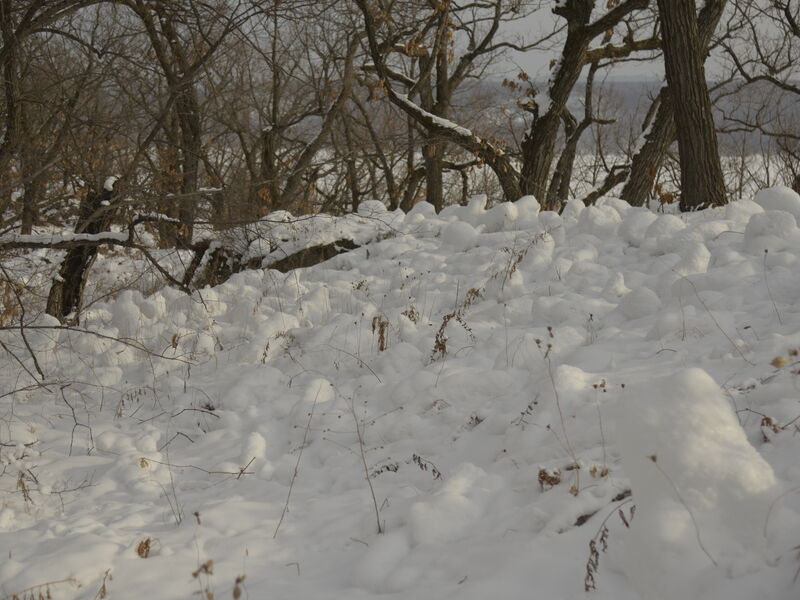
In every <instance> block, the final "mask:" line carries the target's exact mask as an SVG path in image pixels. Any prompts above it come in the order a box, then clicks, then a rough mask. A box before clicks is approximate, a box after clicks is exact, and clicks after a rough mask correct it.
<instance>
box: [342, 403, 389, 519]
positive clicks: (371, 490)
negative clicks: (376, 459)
mask: <svg viewBox="0 0 800 600" xmlns="http://www.w3.org/2000/svg"><path fill="white" fill-rule="evenodd" d="M350 413H351V414H352V415H353V421H355V424H356V435H357V436H358V448H359V451H360V455H361V463H362V464H363V465H364V479H366V480H367V485H368V486H369V493H370V495H371V496H372V504H373V506H374V507H375V521H376V522H377V524H378V533H383V525H381V514H380V509H379V508H378V500H377V498H376V497H375V488H373V487H372V479H370V476H369V467H368V466H367V452H366V449H365V447H364V434H363V432H362V430H361V425H359V422H358V416H357V415H356V407H355V403H354V402H353V400H352V399H351V400H350Z"/></svg>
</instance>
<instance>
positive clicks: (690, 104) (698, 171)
mask: <svg viewBox="0 0 800 600" xmlns="http://www.w3.org/2000/svg"><path fill="white" fill-rule="evenodd" d="M658 9H659V13H660V15H661V22H662V28H663V32H662V38H663V48H664V66H665V69H666V73H667V84H668V85H669V88H670V94H671V97H672V98H676V99H677V98H680V102H674V103H673V109H674V113H675V125H676V130H677V136H678V151H679V153H680V162H681V201H680V208H681V210H683V211H688V210H697V209H700V208H704V207H707V206H721V205H723V204H725V203H726V202H727V199H726V197H725V181H724V179H723V176H722V168H721V166H720V161H719V149H718V147H717V136H716V132H715V129H714V117H713V115H712V112H711V101H710V99H709V97H708V88H707V86H706V78H705V69H704V68H703V62H704V61H703V58H704V54H705V53H704V51H703V48H702V47H701V43H700V34H699V31H698V26H697V16H696V7H695V2H694V0H658Z"/></svg>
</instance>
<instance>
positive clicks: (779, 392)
mask: <svg viewBox="0 0 800 600" xmlns="http://www.w3.org/2000/svg"><path fill="white" fill-rule="evenodd" d="M792 194H793V193H791V192H790V191H787V190H786V189H785V188H773V189H769V190H763V191H761V192H759V193H758V195H757V196H756V198H755V200H753V201H741V202H736V203H734V204H731V205H729V206H727V207H724V208H717V209H709V210H705V211H700V212H697V213H690V214H684V215H664V214H655V213H652V212H649V211H648V210H646V209H642V208H633V207H630V206H628V205H626V204H625V203H623V202H621V201H619V200H615V199H613V198H606V199H602V200H601V201H599V202H598V203H597V205H596V206H592V207H584V206H583V205H582V203H580V202H577V203H570V204H568V205H567V207H566V208H565V210H564V212H563V214H561V215H558V214H555V213H552V212H547V211H541V208H540V206H539V203H538V202H537V201H536V199H535V198H533V197H530V196H527V197H525V198H521V199H520V200H518V201H517V202H514V203H503V204H497V205H495V206H492V207H490V208H488V209H487V201H486V198H485V197H483V196H476V197H474V198H472V199H471V200H470V202H469V203H468V205H467V206H458V207H449V208H448V209H446V210H444V211H442V213H441V214H438V215H437V214H436V213H435V211H434V210H433V207H432V206H430V205H429V204H427V203H425V202H421V203H419V204H417V205H416V206H415V207H414V208H413V210H411V211H410V212H409V213H408V214H404V213H402V212H401V211H393V212H392V211H388V210H387V209H386V208H385V207H384V206H383V205H382V204H380V203H378V202H366V203H363V204H362V205H361V206H360V207H359V210H358V212H357V213H356V214H353V215H347V216H343V217H332V216H329V215H319V216H315V217H297V218H296V217H293V216H292V215H290V214H289V213H275V214H272V215H268V216H267V217H266V218H265V219H264V220H262V221H260V222H259V223H257V224H254V225H253V226H251V227H248V228H246V229H245V228H243V229H241V230H237V231H235V232H231V233H230V234H229V236H228V238H226V240H225V243H226V244H230V245H231V246H233V247H235V248H237V249H238V250H240V251H242V252H243V253H244V255H245V256H246V257H248V256H249V257H260V258H262V259H263V263H264V264H265V265H267V267H265V268H262V269H257V270H249V271H244V272H241V273H238V274H236V275H234V276H232V277H231V278H230V279H229V280H228V281H226V282H225V283H223V284H221V285H219V286H216V287H214V288H205V289H203V290H200V291H199V292H195V293H194V294H192V295H191V296H189V295H186V294H184V293H182V292H180V291H177V290H175V289H170V288H163V289H160V290H158V291H153V290H154V283H153V282H154V280H153V279H151V278H147V277H144V276H141V272H142V269H143V265H142V263H141V262H139V261H140V259H138V258H136V257H135V255H134V253H132V252H131V253H129V252H128V251H127V250H123V251H122V252H117V253H109V254H105V253H104V254H101V255H100V256H99V257H98V259H97V262H96V263H95V265H94V267H93V269H92V272H91V277H90V282H89V289H91V290H96V297H98V298H99V299H98V300H97V301H96V302H93V303H91V304H90V305H89V306H88V307H87V309H86V310H85V311H84V312H83V313H82V315H81V319H80V327H79V328H74V329H73V330H67V329H63V328H59V327H58V323H57V321H55V320H54V319H52V318H50V317H47V316H39V317H35V318H32V317H33V315H35V312H34V311H31V312H30V314H29V315H28V317H27V318H28V321H29V322H28V327H27V329H26V330H25V339H23V337H22V334H21V332H20V330H19V328H18V327H16V326H14V321H13V319H14V318H15V317H14V316H13V310H9V311H7V312H6V313H3V314H4V316H3V319H9V320H6V321H4V326H3V327H2V328H0V341H2V343H3V345H4V346H5V348H7V349H8V351H11V352H13V353H14V355H15V356H16V358H15V357H14V356H12V355H11V354H10V353H8V352H7V351H6V350H2V352H0V361H2V368H0V556H2V557H3V560H2V561H0V597H5V596H12V595H13V594H14V593H17V592H20V591H21V590H25V589H26V588H30V587H31V586H37V585H39V584H42V583H45V582H48V581H50V582H60V583H54V584H51V589H50V592H51V595H52V597H54V598H75V599H82V600H84V599H85V600H88V599H91V598H95V597H98V596H97V594H98V590H99V589H100V588H101V585H102V582H103V579H104V577H105V576H106V574H109V575H110V578H109V579H107V581H106V584H107V588H108V590H107V591H108V594H109V597H111V598H139V597H152V598H159V599H164V600H171V599H179V598H187V597H191V596H192V595H194V594H201V593H202V594H206V592H213V594H214V596H215V597H218V598H224V597H230V595H231V594H232V592H233V588H234V582H235V581H236V579H237V577H239V576H242V575H245V576H246V579H244V581H243V583H242V584H241V587H243V588H246V591H247V595H248V596H249V597H251V598H315V599H339V598H345V597H346V598H353V599H354V600H362V599H370V598H377V597H381V598H397V599H401V598H404V599H405V598H409V599H410V598H431V599H439V598H443V599H444V598H458V599H459V600H464V599H465V600H472V599H475V600H484V599H485V598H487V597H491V598H496V599H497V600H501V599H517V598H523V597H529V596H531V595H532V594H533V595H535V596H537V597H539V596H541V597H542V598H565V599H577V598H587V597H592V598H597V599H598V600H612V599H613V600H635V599H636V598H641V599H644V600H667V599H669V600H673V599H678V598H680V599H687V600H688V599H691V600H752V599H754V598H764V599H766V600H796V599H797V598H798V597H800V582H798V581H797V577H796V572H797V569H798V566H800V563H798V557H797V550H796V546H797V545H798V544H800V493H799V492H798V489H800V466H798V461H797V457H798V456H799V455H800V427H799V426H800V394H798V387H799V386H800V379H798V377H800V375H798V371H800V369H799V368H798V367H800V362H798V360H799V359H798V354H799V353H800V275H798V266H799V265H798V261H799V260H800V229H798V227H797V220H798V217H800V214H798V208H800V200H798V198H797V196H796V195H792ZM44 238H47V239H67V238H65V237H63V236H61V237H58V236H56V237H55V238H54V237H53V236H43V239H44ZM341 239H351V240H354V241H355V242H356V243H357V244H359V245H361V247H360V248H357V249H356V250H353V251H350V252H347V253H343V254H340V255H338V256H336V257H334V258H332V259H331V260H329V261H327V262H324V263H322V264H319V265H316V266H314V267H311V268H308V269H300V270H296V271H292V272H289V273H286V274H283V273H279V272H277V271H275V270H270V269H269V268H268V265H269V263H270V262H273V261H275V260H279V259H280V258H283V257H284V256H286V255H288V254H291V253H293V252H295V251H297V250H298V249H302V248H307V247H310V246H314V245H319V244H325V243H331V242H335V241H337V240H341ZM216 243H218V242H216ZM765 251H766V252H765ZM153 252H154V253H155V255H156V256H159V257H160V258H162V259H163V260H165V264H166V265H167V268H169V269H171V271H172V272H175V273H180V270H179V269H180V264H181V261H184V262H186V260H187V256H185V255H179V254H165V253H164V254H158V253H159V252H162V253H163V252H166V251H160V250H154V251H153ZM54 258H56V259H55V260H54ZM45 259H46V260H45ZM14 261H16V262H14ZM14 261H10V262H9V266H8V268H9V269H15V271H14V272H25V269H29V271H28V272H27V273H28V275H27V279H26V281H27V283H28V285H34V284H35V283H36V282H37V281H38V282H45V281H47V280H48V278H49V277H52V274H53V273H54V272H55V270H56V269H57V267H58V260H57V253H47V252H46V251H44V250H37V251H35V252H33V253H30V254H29V255H25V257H24V260H23V259H22V258H19V259H17V258H15V259H14ZM26 265H27V266H26ZM48 269H49V270H48ZM124 282H128V285H129V286H130V285H133V286H138V289H129V290H126V291H121V292H119V291H115V292H114V293H113V294H112V295H109V296H107V297H101V296H102V295H103V294H102V291H103V290H105V289H111V290H119V289H121V288H122V287H124V286H123V285H122V284H123V283H124ZM12 300H13V298H12ZM6 308H9V307H6ZM10 308H12V309H13V306H12V307H10ZM94 334H100V335H94ZM115 338H119V340H121V341H116V340H115ZM28 345H29V346H30V348H31V349H32V350H33V351H34V352H35V354H36V357H37V359H38V364H39V367H40V368H41V369H42V371H43V373H44V374H45V380H44V383H43V385H39V384H38V383H37V382H36V381H35V380H34V379H33V376H34V375H35V374H36V370H35V365H33V363H32V361H31V360H30V357H29V354H28V351H27V346H28ZM17 359H19V360H21V361H22V362H23V363H24V364H25V367H26V368H27V371H26V370H25V369H23V368H22V367H21V366H20V364H19V361H18V360H17ZM629 494H630V495H629ZM633 507H635V509H634V508H633ZM620 515H622V516H620ZM379 527H380V530H381V531H382V533H379V532H378V529H379ZM590 540H594V543H595V546H594V547H595V548H596V550H597V555H596V556H594V558H593V561H594V562H591V561H589V559H590V558H591V556H590V550H589V542H590ZM206 561H213V565H209V564H208V563H207V562H206ZM587 561H589V562H587ZM204 564H205V565H206V567H203V565H204ZM587 564H588V572H589V574H590V575H591V576H592V578H590V579H586V577H587ZM587 582H588V583H590V584H591V585H589V587H590V588H591V587H595V588H596V589H594V590H592V591H590V592H586V591H585V585H586V584H587ZM43 593H44V590H43ZM206 595H207V594H206ZM12 597H13V596H12Z"/></svg>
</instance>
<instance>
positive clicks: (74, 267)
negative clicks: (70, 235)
mask: <svg viewBox="0 0 800 600" xmlns="http://www.w3.org/2000/svg"><path fill="white" fill-rule="evenodd" d="M113 195H114V192H113V191H112V190H109V189H103V191H101V192H100V193H97V192H89V193H88V194H87V195H86V198H84V199H83V201H82V202H81V208H80V216H79V218H78V222H77V224H76V225H75V233H100V232H102V231H106V230H107V229H108V225H109V223H110V221H111V216H112V214H111V210H110V209H109V208H108V204H109V203H110V202H111V201H112V199H113ZM97 248H98V247H97V245H96V244H94V245H86V246H76V247H75V248H71V249H69V250H67V254H66V255H65V256H64V260H63V261H62V262H61V268H60V269H59V271H58V277H56V278H55V279H54V280H53V285H52V287H51V288H50V293H49V294H48V296H47V309H46V312H47V314H49V315H53V316H54V317H55V318H57V319H58V320H59V321H62V322H63V321H64V320H66V319H67V318H68V317H69V316H70V315H71V314H73V313H77V312H78V310H79V309H80V306H81V299H82V298H83V290H84V288H85V287H86V279H87V277H88V275H89V268H90V267H91V266H92V263H93V262H94V259H95V258H96V257H97Z"/></svg>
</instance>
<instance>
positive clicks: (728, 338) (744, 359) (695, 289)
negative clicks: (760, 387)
mask: <svg viewBox="0 0 800 600" xmlns="http://www.w3.org/2000/svg"><path fill="white" fill-rule="evenodd" d="M682 279H685V280H686V282H687V283H688V284H689V285H690V286H692V289H693V290H694V293H695V295H696V296H697V299H698V300H699V302H700V304H701V305H702V306H703V308H704V309H705V310H706V312H707V313H708V316H709V317H711V320H712V321H714V325H716V326H717V329H719V330H720V331H721V332H722V335H724V336H725V339H727V340H728V341H729V342H730V344H731V346H733V349H734V350H736V352H738V353H739V356H741V357H742V360H743V361H744V362H746V363H747V364H748V365H750V366H753V367H754V366H755V363H754V362H751V361H750V360H748V359H747V357H746V356H745V355H744V352H742V349H741V348H739V346H737V345H736V343H735V342H734V341H733V340H732V339H731V337H730V336H729V335H728V334H727V333H725V330H724V329H723V328H722V326H721V325H720V324H719V321H717V319H716V317H714V313H713V312H711V309H709V308H708V305H707V304H706V303H705V302H704V301H703V299H702V298H701V297H700V293H699V292H698V291H697V286H695V284H694V282H693V281H692V280H691V279H689V278H688V277H686V276H685V275H684V276H682Z"/></svg>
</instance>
